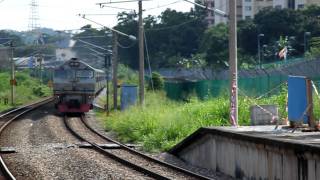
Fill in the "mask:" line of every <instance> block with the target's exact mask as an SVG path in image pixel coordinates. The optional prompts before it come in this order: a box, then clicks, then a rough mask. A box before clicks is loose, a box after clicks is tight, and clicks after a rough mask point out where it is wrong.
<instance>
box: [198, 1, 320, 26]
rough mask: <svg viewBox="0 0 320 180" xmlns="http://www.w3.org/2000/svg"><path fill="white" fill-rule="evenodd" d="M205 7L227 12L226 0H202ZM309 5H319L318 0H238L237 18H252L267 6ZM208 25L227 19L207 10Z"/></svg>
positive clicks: (301, 7) (298, 6)
mask: <svg viewBox="0 0 320 180" xmlns="http://www.w3.org/2000/svg"><path fill="white" fill-rule="evenodd" d="M202 3H203V4H204V5H206V6H207V7H211V8H215V9H218V10H221V11H224V12H226V13H228V12H229V1H228V0H202ZM309 5H320V0H238V1H237V19H238V20H245V19H250V18H251V19H252V18H253V17H254V16H255V15H256V14H257V13H258V12H259V11H260V10H262V9H263V8H267V7H273V8H278V9H284V8H290V9H295V10H297V9H303V8H305V7H307V6H309ZM206 20H207V23H208V26H211V25H212V24H219V23H227V21H228V19H227V18H225V17H221V16H219V15H216V14H214V13H213V12H208V14H207V18H206Z"/></svg>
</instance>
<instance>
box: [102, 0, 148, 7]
mask: <svg viewBox="0 0 320 180" xmlns="http://www.w3.org/2000/svg"><path fill="white" fill-rule="evenodd" d="M138 1H152V0H122V1H112V0H109V2H103V3H97V5H100V6H102V5H104V4H116V3H117V4H119V3H127V2H138Z"/></svg>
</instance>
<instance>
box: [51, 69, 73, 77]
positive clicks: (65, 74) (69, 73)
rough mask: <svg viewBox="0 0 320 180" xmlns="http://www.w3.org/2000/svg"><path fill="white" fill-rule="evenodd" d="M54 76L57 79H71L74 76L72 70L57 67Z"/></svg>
mask: <svg viewBox="0 0 320 180" xmlns="http://www.w3.org/2000/svg"><path fill="white" fill-rule="evenodd" d="M54 77H55V78H58V79H71V78H73V77H74V71H66V70H62V69H57V70H55V71H54Z"/></svg>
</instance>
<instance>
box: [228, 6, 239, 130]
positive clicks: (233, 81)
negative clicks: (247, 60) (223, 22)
mask: <svg viewBox="0 0 320 180" xmlns="http://www.w3.org/2000/svg"><path fill="white" fill-rule="evenodd" d="M229 2H230V12H229V18H230V19H229V64H230V69H229V73H230V120H231V123H232V124H233V125H237V124H238V69H237V8H236V7H237V1H236V0H229Z"/></svg>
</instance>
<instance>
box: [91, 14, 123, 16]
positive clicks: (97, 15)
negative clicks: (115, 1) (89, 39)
mask: <svg viewBox="0 0 320 180" xmlns="http://www.w3.org/2000/svg"><path fill="white" fill-rule="evenodd" d="M117 15H118V14H86V16H117Z"/></svg>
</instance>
